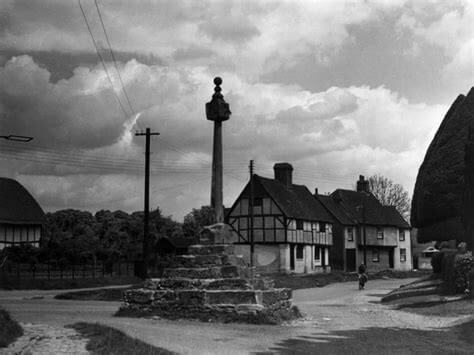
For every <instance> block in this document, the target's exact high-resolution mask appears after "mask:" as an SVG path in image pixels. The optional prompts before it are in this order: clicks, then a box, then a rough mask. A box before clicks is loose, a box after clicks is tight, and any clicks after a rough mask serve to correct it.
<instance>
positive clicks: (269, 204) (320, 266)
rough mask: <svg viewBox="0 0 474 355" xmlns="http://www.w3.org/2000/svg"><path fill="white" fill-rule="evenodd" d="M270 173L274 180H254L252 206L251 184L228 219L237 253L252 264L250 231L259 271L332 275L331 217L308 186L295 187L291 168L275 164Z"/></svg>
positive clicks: (260, 177)
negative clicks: (330, 271)
mask: <svg viewBox="0 0 474 355" xmlns="http://www.w3.org/2000/svg"><path fill="white" fill-rule="evenodd" d="M273 168H274V172H275V178H274V179H269V178H265V177H262V176H259V175H254V176H253V201H250V198H251V196H252V193H251V182H250V181H249V182H248V183H247V185H246V186H245V188H244V189H243V191H242V192H241V194H240V196H239V197H238V198H237V200H236V201H235V202H234V204H233V205H232V207H231V208H230V210H229V212H228V214H227V222H228V223H229V225H230V226H231V228H232V230H233V231H234V232H235V234H236V235H237V238H236V243H235V244H236V245H235V248H236V253H238V254H241V255H243V256H244V257H245V258H246V260H247V261H250V241H251V231H252V230H253V240H254V245H255V249H254V250H255V252H254V265H255V266H256V267H257V269H259V270H261V271H265V272H295V273H311V272H322V271H327V270H330V264H329V260H330V258H329V255H330V247H331V245H332V223H333V219H332V217H331V215H330V214H329V213H328V212H327V211H326V210H325V208H324V207H323V206H322V204H321V203H320V202H319V201H318V200H317V199H315V198H314V196H313V195H312V194H311V192H310V191H309V190H308V188H307V187H306V186H303V185H295V184H293V182H292V171H293V167H292V166H291V165H290V164H288V163H278V164H275V166H274V167H273ZM252 205H253V216H252V213H250V207H251V206H252ZM252 225H253V228H252Z"/></svg>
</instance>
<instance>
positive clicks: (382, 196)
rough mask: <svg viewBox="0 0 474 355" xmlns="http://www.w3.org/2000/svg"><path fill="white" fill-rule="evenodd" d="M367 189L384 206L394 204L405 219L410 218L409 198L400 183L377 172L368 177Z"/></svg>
mask: <svg viewBox="0 0 474 355" xmlns="http://www.w3.org/2000/svg"><path fill="white" fill-rule="evenodd" d="M368 181H369V190H370V192H372V194H373V195H374V196H375V197H376V198H377V199H378V200H379V201H380V203H381V204H382V205H384V206H395V208H396V209H397V211H398V212H399V213H400V214H401V215H402V216H403V218H404V219H405V220H406V221H409V220H410V208H411V200H410V196H409V195H408V192H407V191H406V190H405V189H404V188H403V186H402V185H400V184H396V183H394V182H393V181H392V180H390V179H389V178H387V177H385V176H383V175H380V174H377V175H372V176H371V177H369V179H368Z"/></svg>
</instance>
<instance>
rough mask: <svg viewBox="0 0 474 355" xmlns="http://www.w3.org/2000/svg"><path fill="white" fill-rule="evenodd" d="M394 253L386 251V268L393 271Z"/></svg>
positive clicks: (393, 250) (393, 251) (392, 250)
mask: <svg viewBox="0 0 474 355" xmlns="http://www.w3.org/2000/svg"><path fill="white" fill-rule="evenodd" d="M394 253H395V249H390V250H389V251H388V267H389V268H390V269H393V266H394V263H393V254H394Z"/></svg>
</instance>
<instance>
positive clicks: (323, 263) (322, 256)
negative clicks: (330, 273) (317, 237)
mask: <svg viewBox="0 0 474 355" xmlns="http://www.w3.org/2000/svg"><path fill="white" fill-rule="evenodd" d="M321 266H322V267H323V269H324V268H325V267H326V248H321Z"/></svg>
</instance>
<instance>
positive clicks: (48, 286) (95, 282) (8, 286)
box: [0, 276, 141, 290]
mask: <svg viewBox="0 0 474 355" xmlns="http://www.w3.org/2000/svg"><path fill="white" fill-rule="evenodd" d="M0 281H1V282H0V284H1V285H2V286H1V287H0V288H1V289H4V290H65V289H74V288H88V287H101V286H110V285H129V284H135V283H137V282H140V281H141V280H140V279H139V278H137V277H133V276H127V277H125V276H123V277H104V278H96V279H79V278H78V279H74V280H72V279H62V280H61V279H57V280H44V279H39V280H38V279H14V278H4V279H1V280H0Z"/></svg>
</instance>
